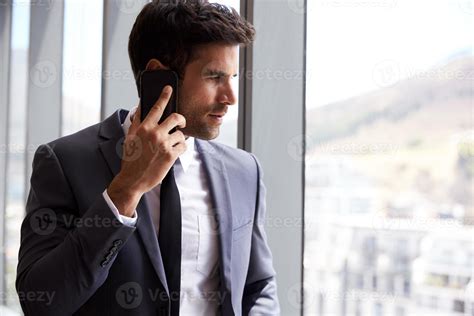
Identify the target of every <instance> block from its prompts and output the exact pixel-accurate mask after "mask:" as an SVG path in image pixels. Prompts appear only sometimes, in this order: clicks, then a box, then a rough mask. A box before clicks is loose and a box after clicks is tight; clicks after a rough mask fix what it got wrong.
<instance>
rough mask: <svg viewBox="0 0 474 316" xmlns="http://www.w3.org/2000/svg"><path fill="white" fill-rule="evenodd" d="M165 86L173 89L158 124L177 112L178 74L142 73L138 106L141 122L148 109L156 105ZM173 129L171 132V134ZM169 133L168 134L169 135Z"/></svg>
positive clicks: (159, 71) (170, 72)
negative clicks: (139, 107)
mask: <svg viewBox="0 0 474 316" xmlns="http://www.w3.org/2000/svg"><path fill="white" fill-rule="evenodd" d="M166 85H170V86H171V87H172V88H173V93H172V95H171V98H170V100H169V102H168V104H167V106H166V108H165V111H164V112H163V115H162V116H161V119H160V120H159V122H157V123H158V124H160V123H161V122H163V121H164V120H165V119H166V118H167V117H168V116H169V115H170V114H171V113H173V112H177V111H178V109H177V104H178V74H177V73H176V72H174V71H172V70H151V71H144V72H143V73H142V74H141V76H140V106H141V117H140V120H141V121H142V122H143V120H144V119H145V117H146V116H147V115H148V113H149V112H150V109H151V108H152V107H153V105H154V104H155V103H156V101H157V100H158V98H159V97H160V95H161V92H162V91H163V88H164V87H165V86H166ZM174 130H175V129H173V130H172V131H171V132H173V131H174ZM171 132H170V133H171Z"/></svg>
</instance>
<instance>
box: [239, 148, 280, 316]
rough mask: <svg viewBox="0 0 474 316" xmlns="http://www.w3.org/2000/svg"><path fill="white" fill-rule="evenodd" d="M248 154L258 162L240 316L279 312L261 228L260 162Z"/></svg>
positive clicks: (262, 190)
mask: <svg viewBox="0 0 474 316" xmlns="http://www.w3.org/2000/svg"><path fill="white" fill-rule="evenodd" d="M251 155H252V157H253V158H254V160H255V163H256V164H257V171H258V176H257V177H258V185H257V187H258V189H257V201H256V209H255V220H254V226H253V231H252V244H251V247H252V248H251V250H250V264H249V270H248V273H247V279H246V282H245V287H244V294H243V299H242V315H279V314H280V304H279V302H278V296H277V285H276V279H275V275H276V273H275V270H274V269H273V263H272V254H271V251H270V247H269V246H268V242H267V236H266V234H265V230H264V223H265V213H266V201H265V197H266V188H265V185H264V184H263V172H262V168H261V166H260V163H259V162H258V160H257V158H256V157H255V156H254V155H253V154H251Z"/></svg>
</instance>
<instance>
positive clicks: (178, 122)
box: [160, 113, 186, 133]
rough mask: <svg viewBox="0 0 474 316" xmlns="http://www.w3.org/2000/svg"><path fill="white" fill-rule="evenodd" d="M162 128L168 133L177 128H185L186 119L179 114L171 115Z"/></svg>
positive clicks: (161, 125)
mask: <svg viewBox="0 0 474 316" xmlns="http://www.w3.org/2000/svg"><path fill="white" fill-rule="evenodd" d="M160 127H161V128H164V129H165V130H166V131H167V132H168V133H169V131H171V130H172V129H173V128H175V127H179V128H185V127H186V119H185V118H184V116H182V115H181V114H179V113H171V115H170V116H168V117H167V118H166V119H165V120H164V121H163V122H162V123H161V124H160Z"/></svg>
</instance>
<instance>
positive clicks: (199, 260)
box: [103, 107, 219, 315]
mask: <svg viewBox="0 0 474 316" xmlns="http://www.w3.org/2000/svg"><path fill="white" fill-rule="evenodd" d="M136 109H137V107H134V108H133V109H132V110H131V111H130V112H129V114H128V116H127V117H126V118H125V122H124V123H123V124H122V128H123V131H124V134H125V135H127V133H128V129H129V127H130V125H131V119H130V118H131V115H133V113H135V111H136ZM186 145H187V149H186V151H185V152H184V153H183V154H182V155H181V156H180V157H179V158H178V159H177V160H176V163H175V165H174V169H175V170H174V172H175V179H176V185H177V186H178V190H179V195H180V200H181V216H182V230H181V234H182V235H181V239H182V243H181V302H180V315H217V314H218V307H219V295H217V294H218V293H219V292H218V290H219V273H218V271H219V269H218V256H219V253H218V239H217V225H216V221H215V219H214V214H213V209H212V202H211V197H210V192H209V186H208V183H207V178H206V174H205V172H204V169H203V165H202V161H201V159H200V157H199V153H198V152H197V151H196V150H195V144H194V138H193V137H188V139H187V140H186ZM160 189H161V185H160V184H159V185H157V186H156V187H154V188H153V189H152V190H151V191H149V192H147V193H145V195H146V201H147V203H148V208H149V210H150V212H151V215H152V219H153V223H154V225H155V228H156V231H157V234H158V231H159V223H160ZM103 196H104V198H105V200H106V201H107V204H108V205H109V207H110V209H111V210H112V212H114V214H115V215H116V216H117V219H119V221H120V222H122V223H123V224H125V225H129V226H135V224H136V221H137V213H136V211H135V213H134V216H133V217H127V216H123V215H120V214H119V212H118V210H117V208H116V207H115V205H114V204H113V202H112V201H111V199H110V197H109V196H108V194H107V190H105V191H104V192H103Z"/></svg>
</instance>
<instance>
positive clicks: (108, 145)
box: [99, 110, 168, 293]
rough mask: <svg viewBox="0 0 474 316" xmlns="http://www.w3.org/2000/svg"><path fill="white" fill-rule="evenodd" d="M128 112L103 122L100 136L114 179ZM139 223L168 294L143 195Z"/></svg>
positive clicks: (114, 115) (155, 239)
mask: <svg viewBox="0 0 474 316" xmlns="http://www.w3.org/2000/svg"><path fill="white" fill-rule="evenodd" d="M127 114H128V111H124V110H117V111H116V112H115V113H114V114H112V115H111V116H109V117H108V118H107V119H106V120H104V122H102V124H101V127H100V130H99V136H100V137H102V138H104V139H106V140H104V141H103V142H101V143H100V144H99V147H100V150H101V152H102V155H103V156H104V158H105V160H106V162H107V165H108V166H109V168H110V171H111V173H112V175H113V176H112V178H113V177H115V176H116V175H117V174H118V172H119V171H120V165H121V160H122V153H123V151H122V144H123V141H124V139H125V136H124V134H123V129H122V126H121V122H123V121H124V119H125V117H126V115H127ZM137 213H138V221H137V226H136V227H137V230H138V233H139V234H140V237H141V238H142V240H143V244H144V246H145V249H146V251H147V253H148V256H149V257H150V260H151V263H152V265H153V267H154V269H155V271H156V273H157V275H158V277H159V279H160V281H161V284H162V285H163V287H164V288H165V290H166V292H167V293H168V285H167V283H166V276H165V270H164V267H163V261H162V259H161V252H160V248H159V246H158V238H157V236H156V231H155V228H154V226H153V222H152V219H151V214H150V210H149V208H148V203H147V201H146V196H145V195H143V196H142V198H141V199H140V202H139V203H138V205H137Z"/></svg>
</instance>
